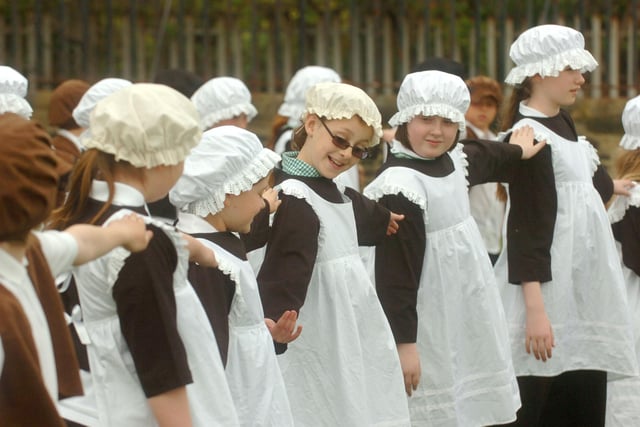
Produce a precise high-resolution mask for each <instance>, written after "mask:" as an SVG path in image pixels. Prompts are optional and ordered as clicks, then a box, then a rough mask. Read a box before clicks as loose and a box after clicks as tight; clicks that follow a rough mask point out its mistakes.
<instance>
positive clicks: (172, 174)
mask: <svg viewBox="0 0 640 427" xmlns="http://www.w3.org/2000/svg"><path fill="white" fill-rule="evenodd" d="M90 129H91V136H90V138H88V139H85V141H84V143H85V148H86V151H85V152H84V153H83V154H82V156H81V157H80V159H79V161H78V163H77V165H76V170H75V172H74V174H73V176H72V178H71V182H70V190H69V197H68V198H67V200H66V202H65V204H64V205H63V207H62V208H61V209H60V210H59V211H58V212H57V215H56V216H55V217H54V220H55V221H54V223H55V224H57V225H65V224H73V223H82V222H84V223H90V224H108V223H109V222H110V221H112V220H113V219H115V218H119V217H120V216H121V215H122V214H123V213H124V212H130V211H134V212H136V213H138V214H140V215H143V216H144V215H145V214H146V209H145V207H146V206H145V205H146V203H147V202H151V201H155V200H158V199H160V198H162V197H164V196H165V195H166V194H167V193H168V191H169V190H170V189H171V187H172V186H173V185H174V184H175V182H176V181H177V180H178V178H179V177H180V175H181V173H182V168H183V164H184V159H185V158H186V156H187V155H188V154H189V151H190V150H191V148H193V147H194V146H195V145H196V144H197V143H198V142H199V141H200V136H201V132H200V130H199V123H198V113H197V111H196V109H195V107H194V106H193V104H192V103H191V102H190V101H189V99H188V98H186V97H185V96H183V95H181V94H180V93H179V92H177V91H175V90H174V89H171V88H169V87H167V86H164V85H156V84H134V85H131V86H128V87H126V88H124V89H121V90H119V91H117V92H115V93H113V94H112V95H110V96H108V97H107V98H105V99H103V100H102V101H100V102H99V103H98V104H97V105H96V107H95V110H94V111H93V112H92V114H91V116H90ZM144 218H145V221H146V222H147V224H148V228H149V229H150V230H152V231H153V234H154V237H153V239H152V240H151V242H150V243H149V247H148V248H147V249H146V250H144V251H142V252H139V253H136V254H130V253H129V252H127V251H125V250H115V251H112V252H110V253H109V254H108V255H106V256H104V257H102V258H99V259H98V260H96V261H93V262H91V263H89V264H87V265H84V266H82V267H80V268H78V269H77V271H76V272H75V273H74V276H75V279H76V283H77V288H78V292H79V297H80V305H81V307H82V314H83V320H84V328H85V329H86V336H85V337H84V342H85V343H86V344H87V348H88V353H89V363H90V367H91V376H92V378H93V387H94V389H95V396H96V403H97V407H98V415H99V419H100V425H105V426H125V425H126V426H129V425H136V426H155V425H181V426H182V425H185V426H189V425H194V426H212V425H225V426H226V425H230V426H233V425H237V424H238V420H237V415H236V413H235V409H234V406H233V402H232V400H231V394H230V391H229V388H228V385H227V383H226V378H225V375H224V371H223V366H222V361H221V360H220V356H219V353H218V348H217V345H216V341H215V338H214V335H213V331H212V329H211V325H210V324H209V321H208V319H207V316H206V313H205V311H204V309H203V307H202V304H201V303H200V301H199V299H198V296H197V295H196V293H195V291H194V290H193V288H192V286H191V285H190V284H189V282H188V281H187V268H188V260H189V252H188V250H187V248H186V247H185V246H186V244H185V242H184V240H183V238H182V236H181V235H180V234H179V233H177V232H176V231H175V230H174V229H172V228H170V227H168V226H166V225H165V224H164V223H161V222H158V221H153V220H151V219H150V218H149V217H146V216H144ZM204 255H205V256H206V255H208V256H209V258H210V260H211V259H213V252H211V251H210V250H208V249H207V250H206V253H205V254H204ZM199 259H200V262H204V260H205V258H203V257H200V258H199ZM212 263H213V261H211V262H209V263H208V264H207V265H215V264H212Z"/></svg>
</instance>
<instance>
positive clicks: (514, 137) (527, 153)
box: [509, 126, 547, 159]
mask: <svg viewBox="0 0 640 427" xmlns="http://www.w3.org/2000/svg"><path fill="white" fill-rule="evenodd" d="M533 142H534V134H533V128H532V127H531V126H523V127H521V128H518V129H516V130H514V131H513V133H511V138H510V139H509V144H515V145H519V146H520V148H522V158H523V159H530V158H532V157H533V156H535V155H536V154H538V153H539V152H540V150H542V149H543V148H544V146H545V145H547V141H538V143H537V144H535V145H534V144H533Z"/></svg>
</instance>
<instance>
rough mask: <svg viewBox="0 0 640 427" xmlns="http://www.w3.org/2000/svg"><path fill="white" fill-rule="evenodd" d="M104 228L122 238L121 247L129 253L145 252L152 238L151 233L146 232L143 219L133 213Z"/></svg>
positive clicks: (149, 231)
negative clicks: (118, 234)
mask: <svg viewBox="0 0 640 427" xmlns="http://www.w3.org/2000/svg"><path fill="white" fill-rule="evenodd" d="M106 228H108V229H109V231H110V232H112V233H120V234H121V235H122V236H123V241H122V247H123V248H125V249H126V250H128V251H129V252H140V251H143V250H145V249H146V248H147V246H148V245H149V241H151V238H152V237H153V231H151V230H147V226H146V224H145V222H144V219H143V218H142V217H141V216H140V215H137V214H135V213H130V214H128V215H126V216H123V217H122V218H119V219H116V220H114V221H111V222H110V223H109V224H108V225H107V227H106Z"/></svg>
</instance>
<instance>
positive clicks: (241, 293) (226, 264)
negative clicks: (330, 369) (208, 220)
mask: <svg viewBox="0 0 640 427" xmlns="http://www.w3.org/2000/svg"><path fill="white" fill-rule="evenodd" d="M198 240H200V241H201V242H202V243H203V244H205V245H207V246H208V247H210V248H212V249H213V250H214V252H215V254H216V259H217V260H218V268H219V269H220V270H221V271H222V272H223V273H224V274H226V275H227V276H229V277H230V278H231V280H233V282H234V283H235V284H236V288H235V294H234V297H233V302H232V304H231V312H230V313H229V350H228V355H227V366H226V369H225V371H226V374H227V380H228V382H229V388H230V389H231V395H232V396H233V401H234V402H235V406H236V410H237V412H238V416H239V418H240V425H241V426H273V427H287V426H293V418H292V417H291V408H290V407H289V399H288V397H287V390H286V388H285V385H284V381H283V379H282V374H281V373H280V366H279V365H278V360H277V358H276V353H275V350H274V346H273V339H272V338H271V334H270V332H269V329H268V328H267V325H266V324H265V323H264V312H263V310H262V302H261V301H260V293H259V291H258V283H257V282H256V276H255V274H254V272H253V269H252V268H251V265H250V264H249V262H248V261H243V260H241V259H239V258H238V257H236V256H235V255H233V254H231V253H229V252H228V251H227V250H225V249H223V248H222V247H220V246H219V245H217V244H215V243H213V242H211V241H209V240H206V239H198Z"/></svg>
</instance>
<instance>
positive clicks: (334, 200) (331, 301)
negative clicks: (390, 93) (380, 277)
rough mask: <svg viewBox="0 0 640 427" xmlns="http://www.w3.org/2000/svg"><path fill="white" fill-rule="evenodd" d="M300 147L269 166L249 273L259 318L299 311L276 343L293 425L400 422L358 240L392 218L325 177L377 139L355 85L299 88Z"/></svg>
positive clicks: (401, 407) (399, 392) (379, 316)
mask: <svg viewBox="0 0 640 427" xmlns="http://www.w3.org/2000/svg"><path fill="white" fill-rule="evenodd" d="M305 105H306V107H305V112H304V116H303V125H302V126H301V127H300V128H299V129H298V130H297V131H296V133H295V137H294V138H295V139H296V144H297V145H298V146H299V147H301V148H300V151H296V152H285V153H283V155H282V166H281V169H276V170H275V171H274V175H275V182H276V184H277V187H276V188H277V189H279V190H280V198H281V199H282V204H281V205H280V207H279V208H278V210H277V212H276V213H275V216H274V219H273V226H272V229H271V234H270V237H269V243H268V244H267V250H266V254H265V259H264V263H263V264H262V268H261V269H260V272H259V274H258V284H259V285H260V295H261V297H262V303H263V306H264V311H265V315H266V317H268V318H270V319H273V320H274V321H275V320H277V319H279V318H280V316H282V314H283V313H284V312H286V311H287V310H295V311H297V312H298V313H299V320H300V323H301V324H302V325H304V333H303V334H302V335H300V337H298V339H297V340H296V341H295V342H293V343H292V344H291V345H289V346H288V348H287V346H286V345H284V344H278V343H277V344H276V349H277V352H278V353H280V356H279V361H280V368H281V369H282V374H283V376H284V379H285V383H286V386H287V391H288V393H289V400H290V402H291V410H292V411H293V419H294V422H295V424H296V425H322V426H337V425H345V426H346V425H348V426H373V425H394V426H395V425H408V423H409V414H408V410H407V402H406V398H405V397H404V392H403V387H402V372H401V370H400V364H399V361H398V355H397V353H396V351H395V347H394V343H393V336H392V334H391V330H390V329H389V324H388V323H387V321H386V319H385V317H384V312H383V311H382V307H381V306H380V302H379V301H378V298H377V296H376V293H375V289H374V287H373V284H372V283H371V281H370V280H369V277H368V275H367V272H366V270H365V268H364V265H363V264H362V261H361V259H360V257H359V254H358V245H374V244H376V243H379V242H380V240H382V239H384V238H385V236H386V234H387V232H389V233H393V232H395V231H396V230H397V228H398V223H397V221H398V220H400V219H401V218H402V216H401V215H396V214H393V213H391V212H389V211H388V210H387V209H385V208H383V207H381V206H379V205H377V204H376V203H373V202H372V201H371V200H368V199H366V198H364V197H363V196H362V195H361V194H360V193H358V192H356V191H355V190H352V189H349V188H346V189H345V188H344V187H342V186H338V185H336V184H335V183H334V182H333V178H335V177H336V176H337V175H338V174H339V173H341V172H343V171H345V170H346V169H348V168H350V167H352V166H353V165H355V164H357V162H358V160H360V159H361V158H364V157H366V156H367V154H368V150H369V148H370V147H371V146H372V145H375V144H377V143H378V142H379V140H380V135H381V132H382V128H381V124H380V112H379V111H378V108H377V107H376V105H375V103H374V102H373V100H372V99H371V98H370V97H369V96H368V95H367V94H366V93H364V91H362V90H361V89H359V88H356V87H355V86H351V85H347V84H343V83H320V84H317V85H315V86H314V87H313V88H311V89H310V90H309V92H307V96H306V104H305Z"/></svg>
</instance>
